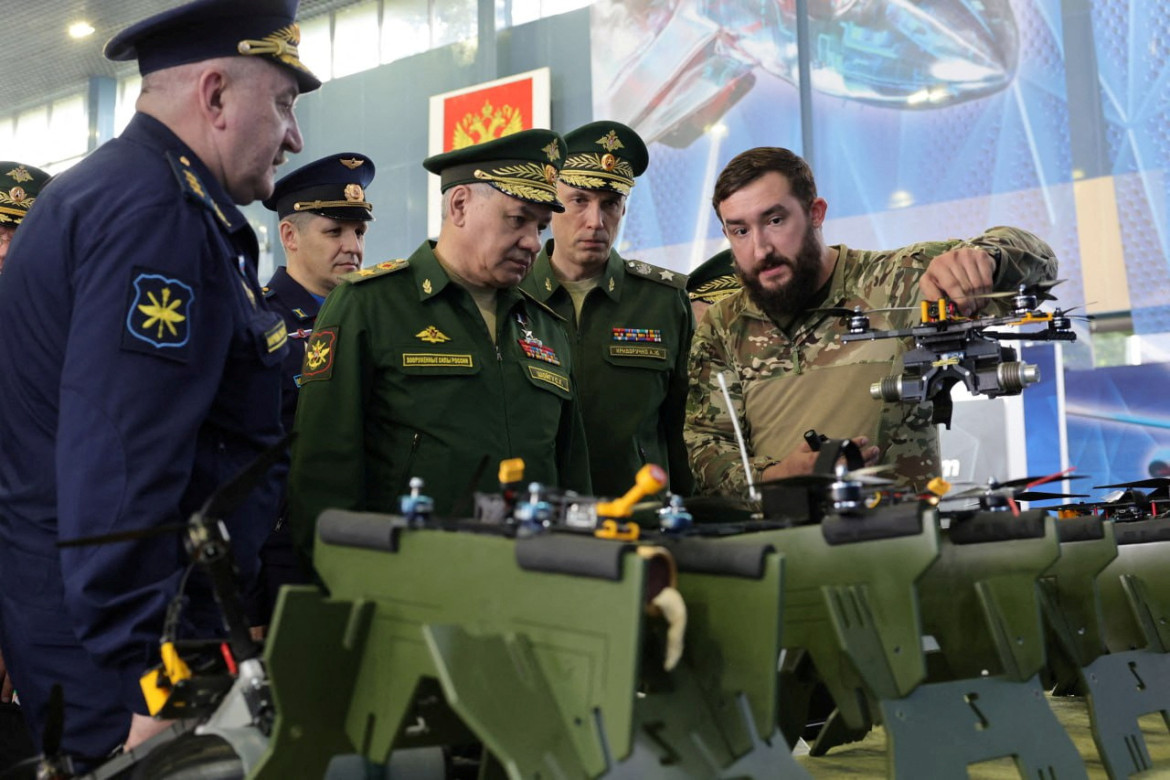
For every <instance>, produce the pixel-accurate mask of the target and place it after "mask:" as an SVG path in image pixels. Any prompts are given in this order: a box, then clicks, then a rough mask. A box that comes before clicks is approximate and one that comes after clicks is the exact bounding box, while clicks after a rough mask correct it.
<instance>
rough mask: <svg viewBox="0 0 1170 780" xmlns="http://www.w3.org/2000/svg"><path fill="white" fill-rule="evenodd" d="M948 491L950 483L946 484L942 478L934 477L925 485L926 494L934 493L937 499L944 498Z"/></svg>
mask: <svg viewBox="0 0 1170 780" xmlns="http://www.w3.org/2000/svg"><path fill="white" fill-rule="evenodd" d="M950 490H951V483H950V482H947V481H946V480H945V479H943V478H942V477H935V478H934V479H932V480H930V482H927V483H926V491H927V492H928V493H934V494H935V495H936V496H938V497H939V498H942V497H943V496H945V495H946V494H947V493H949V492H950Z"/></svg>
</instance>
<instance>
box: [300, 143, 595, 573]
mask: <svg viewBox="0 0 1170 780" xmlns="http://www.w3.org/2000/svg"><path fill="white" fill-rule="evenodd" d="M563 161H564V141H562V140H561V137H560V136H559V135H557V134H555V133H553V132H551V131H548V130H526V131H523V132H519V133H515V134H513V135H509V136H505V137H503V138H500V139H497V140H494V141H489V142H486V143H483V144H478V145H475V146H470V147H467V148H464V149H460V150H457V151H453V152H448V153H446V154H442V155H437V156H435V157H430V158H428V159H427V160H426V161H425V162H424V163H423V165H424V166H425V167H426V169H427V170H429V171H430V172H432V173H436V174H439V175H440V176H441V179H442V181H441V188H442V191H443V221H442V226H441V227H440V230H439V239H438V241H437V242H431V241H424V242H423V243H422V245H421V246H419V248H418V249H417V250H415V252H414V254H412V255H411V256H410V259H409V260H392V261H387V262H383V263H379V264H378V265H375V266H372V267H370V268H365V269H363V270H361V271H358V272H356V273H353V274H350V275H349V276H347V277H346V279H345V281H344V282H343V283H342V284H341V285H339V286H338V287H337V288H336V289H335V290H334V291H333V292H332V293H331V294H330V295H329V299H328V300H327V301H326V302H325V306H324V308H323V309H322V310H321V313H320V314H319V315H318V316H317V325H316V327H315V328H314V329H313V335H312V336H311V337H310V339H309V343H308V347H307V351H306V354H305V364H304V367H303V370H302V372H301V397H300V402H299V406H298V408H297V422H296V432H297V438H296V440H295V441H294V442H293V459H292V472H291V474H290V476H289V500H290V504H291V515H292V522H293V534H294V536H295V537H296V539H297V543H298V544H299V545H302V547H303V549H306V550H307V549H310V548H311V545H312V540H313V529H314V527H315V523H316V519H317V516H318V514H319V513H320V512H321V511H322V510H323V509H326V508H329V507H338V508H342V509H353V510H369V511H378V512H398V511H399V504H398V499H399V497H400V496H402V495H404V494H406V493H408V492H409V481H410V478H411V477H415V476H418V477H422V478H423V479H424V480H425V481H426V485H425V490H424V492H425V493H426V494H428V495H430V496H431V497H433V498H434V502H435V504H434V506H435V512H436V513H437V514H439V515H449V514H451V513H452V512H453V511H454V512H456V513H462V514H464V515H469V514H470V511H471V508H472V505H471V503H470V498H471V496H470V493H471V492H472V491H473V490H482V491H491V492H496V491H498V490H499V482H498V479H497V474H498V464H499V462H500V461H501V460H503V459H506V458H523V459H524V463H525V467H526V469H525V474H524V480H525V481H526V482H532V481H535V482H541V483H544V484H546V485H550V486H559V487H562V488H572V489H575V490H578V491H581V492H584V493H588V492H589V491H590V482H589V463H588V453H587V450H586V447H585V438H584V430H583V428H582V426H581V415H580V410H579V409H578V407H577V403H576V401H575V398H574V393H573V380H572V369H573V364H572V361H571V360H570V351H569V341H568V338H567V337H566V335H565V331H564V329H563V327H562V322H561V319H560V317H558V316H557V315H556V314H554V313H553V312H552V311H551V310H549V309H547V308H546V307H544V306H543V305H542V304H540V303H538V302H537V301H535V300H533V299H532V298H530V297H529V296H527V295H525V294H524V293H522V292H521V291H520V290H519V289H517V285H518V284H519V283H520V280H521V279H523V278H524V275H525V274H526V273H528V271H529V269H530V268H531V267H532V263H533V262H534V261H535V259H536V255H537V253H538V252H539V251H540V233H541V231H542V230H543V229H544V228H545V227H546V226H547V224H548V221H549V218H550V215H551V213H552V211H553V210H558V211H559V210H561V209H562V208H563V206H561V204H560V203H559V202H558V201H557V199H556V187H555V182H556V175H557V170H558V168H559V167H560V165H561V163H562V162H563Z"/></svg>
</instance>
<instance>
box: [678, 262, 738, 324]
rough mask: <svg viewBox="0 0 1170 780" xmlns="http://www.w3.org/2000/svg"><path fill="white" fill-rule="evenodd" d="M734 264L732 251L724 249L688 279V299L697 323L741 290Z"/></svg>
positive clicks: (693, 272) (695, 270)
mask: <svg viewBox="0 0 1170 780" xmlns="http://www.w3.org/2000/svg"><path fill="white" fill-rule="evenodd" d="M734 264H735V258H734V257H732V256H731V250H730V249H724V250H723V251H722V252H716V253H715V254H713V255H712V256H711V257H710V258H708V259H707V260H705V261H704V262H703V263H702V264H701V265H700V266H699V267H698V268H696V269H694V270H693V271H691V273H690V275H689V276H688V277H687V297H688V298H690V299H691V311H693V312H694V313H695V322H701V321H702V319H703V314H704V313H706V311H707V309H709V308H711V306H712V305H713V304H716V303H719V301H721V300H723V299H724V298H726V297H727V296H729V295H731V294H732V293H733V292H735V291H736V290H738V289H739V279H738V278H737V277H736V275H735V265H734Z"/></svg>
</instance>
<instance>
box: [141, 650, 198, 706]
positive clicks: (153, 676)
mask: <svg viewBox="0 0 1170 780" xmlns="http://www.w3.org/2000/svg"><path fill="white" fill-rule="evenodd" d="M159 652H160V653H161V655H162V664H161V665H160V666H156V667H155V668H153V669H151V670H150V671H149V672H147V673H146V674H144V675H142V678H141V679H140V680H139V681H138V684H139V685H140V686H141V687H142V695H143V697H145V698H146V707H147V709H149V710H150V714H151V715H157V714H158V713H159V711H160V710H161V709H162V708H163V707H164V706H165V705H166V703H167V699H169V698H170V697H171V693H172V691H174V687H175V685H177V684H178V683H179V682H181V681H183V680H189V679H190V678H191V668H190V667H189V666H187V663H186V662H185V661H184V660H183V659H182V658H180V657H179V651H178V650H176V649H175V645H174V643H173V642H163V643H162V647H161V648H160V650H159Z"/></svg>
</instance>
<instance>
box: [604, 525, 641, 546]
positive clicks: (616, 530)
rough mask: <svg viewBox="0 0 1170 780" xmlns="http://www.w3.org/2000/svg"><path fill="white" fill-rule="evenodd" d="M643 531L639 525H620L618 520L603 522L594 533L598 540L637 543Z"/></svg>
mask: <svg viewBox="0 0 1170 780" xmlns="http://www.w3.org/2000/svg"><path fill="white" fill-rule="evenodd" d="M641 532H642V529H641V527H639V526H638V524H637V523H619V522H618V521H617V520H603V521H602V522H601V527H600V528H598V529H597V530H596V531H594V532H593V535H594V536H596V537H597V538H598V539H613V540H615V541H619V542H636V541H638V535H639V534H641Z"/></svg>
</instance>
